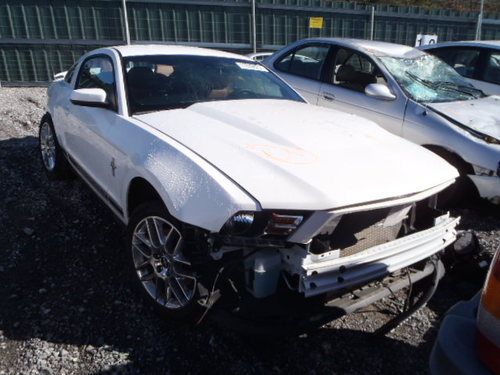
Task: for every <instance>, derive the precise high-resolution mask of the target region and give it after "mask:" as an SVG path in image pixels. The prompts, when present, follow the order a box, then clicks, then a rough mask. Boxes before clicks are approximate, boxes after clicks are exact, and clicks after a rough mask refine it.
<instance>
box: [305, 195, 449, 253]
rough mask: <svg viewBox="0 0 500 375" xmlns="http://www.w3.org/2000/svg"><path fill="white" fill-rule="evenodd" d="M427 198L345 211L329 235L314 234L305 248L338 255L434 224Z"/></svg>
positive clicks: (369, 246)
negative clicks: (396, 205) (338, 252)
mask: <svg viewBox="0 0 500 375" xmlns="http://www.w3.org/2000/svg"><path fill="white" fill-rule="evenodd" d="M429 202H430V201H429V200H427V199H426V200H424V201H421V202H418V203H417V204H413V205H411V206H410V205H408V206H400V207H397V208H395V207H388V208H381V209H376V210H370V211H363V212H354V213H351V214H345V215H343V216H342V217H341V219H340V222H339V223H338V225H337V227H336V228H335V229H334V231H333V232H332V233H331V234H322V235H318V236H316V237H315V238H314V239H313V241H312V243H311V246H310V248H309V251H310V252H311V253H313V254H321V253H324V252H326V251H329V250H336V249H339V250H340V257H346V256H350V255H353V254H356V253H359V252H361V251H364V250H366V249H369V248H371V247H374V246H377V245H381V244H384V243H387V242H391V241H394V240H395V239H397V238H400V237H404V236H405V235H407V234H410V233H413V232H416V231H419V230H424V229H428V228H430V227H432V226H433V225H434V220H433V219H434V218H435V217H437V216H439V215H440V214H441V212H440V211H437V210H435V209H434V208H432V207H430V205H429ZM399 210H401V211H402V212H403V214H402V215H401V216H400V217H398V215H397V214H396V217H398V219H397V220H393V219H390V217H391V216H392V215H393V214H394V212H399Z"/></svg>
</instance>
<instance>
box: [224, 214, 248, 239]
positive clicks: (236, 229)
mask: <svg viewBox="0 0 500 375" xmlns="http://www.w3.org/2000/svg"><path fill="white" fill-rule="evenodd" d="M254 220H255V214H254V213H253V212H238V213H237V214H236V215H234V216H233V217H232V218H230V219H229V220H228V221H227V222H226V224H224V227H222V232H224V233H227V234H233V235H241V234H244V233H245V232H247V231H249V230H250V228H252V224H253V222H254Z"/></svg>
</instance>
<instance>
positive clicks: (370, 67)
mask: <svg viewBox="0 0 500 375" xmlns="http://www.w3.org/2000/svg"><path fill="white" fill-rule="evenodd" d="M331 83H332V84H334V85H337V86H340V87H344V88H347V89H350V90H354V91H359V92H364V91H365V87H366V86H367V85H369V84H370V83H381V84H383V85H387V80H386V78H385V77H384V75H383V74H382V72H381V71H380V70H379V68H378V67H377V66H376V65H375V63H373V61H371V60H370V59H369V58H367V57H365V56H364V55H361V54H358V53H356V52H354V51H351V50H348V49H344V48H340V49H339V50H338V51H337V53H336V55H335V63H334V67H333V70H332V78H331Z"/></svg>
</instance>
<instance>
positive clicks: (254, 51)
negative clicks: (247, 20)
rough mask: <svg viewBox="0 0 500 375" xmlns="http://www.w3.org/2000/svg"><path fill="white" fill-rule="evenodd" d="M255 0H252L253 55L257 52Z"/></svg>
mask: <svg viewBox="0 0 500 375" xmlns="http://www.w3.org/2000/svg"><path fill="white" fill-rule="evenodd" d="M255 13H256V12H255V0H252V47H253V53H256V52H257V22H256V19H255Z"/></svg>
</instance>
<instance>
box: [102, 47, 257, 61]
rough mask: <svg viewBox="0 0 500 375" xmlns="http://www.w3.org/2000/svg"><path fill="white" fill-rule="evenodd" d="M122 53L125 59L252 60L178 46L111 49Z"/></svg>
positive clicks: (219, 52) (236, 55)
mask: <svg viewBox="0 0 500 375" xmlns="http://www.w3.org/2000/svg"><path fill="white" fill-rule="evenodd" d="M111 48H114V49H116V50H118V51H119V52H120V54H121V55H122V56H124V57H130V56H146V55H189V56H213V57H225V58H230V59H239V60H250V59H249V58H248V57H246V56H242V55H238V54H236V53H230V52H224V51H219V50H216V49H208V48H200V47H192V46H183V45H176V44H132V45H122V46H114V47H111Z"/></svg>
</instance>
